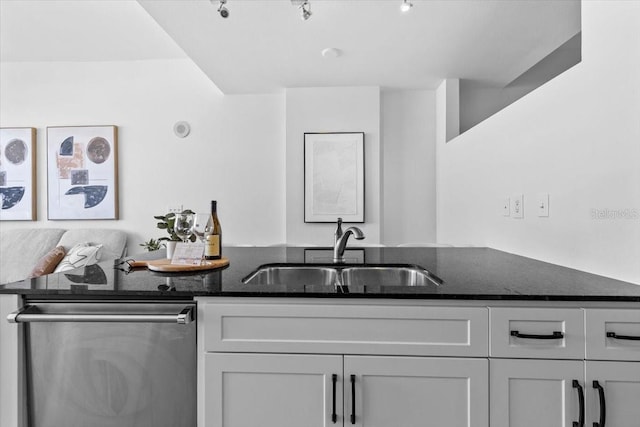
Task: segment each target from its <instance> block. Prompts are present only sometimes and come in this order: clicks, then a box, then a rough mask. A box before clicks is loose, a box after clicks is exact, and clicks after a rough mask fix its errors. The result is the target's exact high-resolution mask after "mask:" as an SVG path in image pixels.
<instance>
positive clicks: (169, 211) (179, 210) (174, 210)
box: [167, 205, 182, 213]
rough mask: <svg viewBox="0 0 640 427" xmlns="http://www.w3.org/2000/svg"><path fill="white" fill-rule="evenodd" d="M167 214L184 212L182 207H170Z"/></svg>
mask: <svg viewBox="0 0 640 427" xmlns="http://www.w3.org/2000/svg"><path fill="white" fill-rule="evenodd" d="M167 212H168V213H180V212H182V205H169V207H167Z"/></svg>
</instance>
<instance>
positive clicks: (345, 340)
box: [199, 298, 640, 427]
mask: <svg viewBox="0 0 640 427" xmlns="http://www.w3.org/2000/svg"><path fill="white" fill-rule="evenodd" d="M245 301H246V300H245ZM245 301H242V302H239V301H237V300H230V299H224V298H221V299H215V298H212V299H204V300H203V301H200V302H199V313H200V317H199V322H200V328H201V330H200V332H199V334H200V335H199V346H200V347H199V348H200V353H201V355H202V356H201V362H200V363H201V365H200V366H201V369H204V371H205V375H204V376H202V377H201V378H203V379H204V381H201V384H200V385H199V387H200V390H201V391H202V393H201V394H202V395H203V396H204V397H202V395H201V397H200V399H201V400H200V401H199V402H200V403H199V407H200V408H201V409H200V411H201V412H200V417H199V420H200V424H199V425H200V426H201V427H253V426H255V425H260V426H261V427H262V426H264V427H269V426H278V427H281V426H304V427H307V426H323V427H327V426H329V427H333V426H340V427H346V426H357V427H388V426H394V427H413V426H416V427H418V426H420V427H423V426H426V425H433V426H446V427H488V426H491V427H534V426H535V427H539V426H553V427H556V426H559V427H574V426H578V427H584V426H589V427H640V421H639V420H640V400H639V399H640V340H638V339H637V338H638V337H640V310H638V309H637V308H633V307H632V306H630V307H631V308H616V306H615V304H603V306H599V307H587V308H584V307H581V306H580V305H579V303H567V304H566V306H561V305H560V304H556V305H555V307H549V306H547V305H545V304H541V306H540V307H532V306H527V307H508V306H506V304H499V305H500V306H497V305H498V304H495V305H496V306H494V305H492V304H491V303H490V304H487V305H485V306H483V305H482V303H481V302H479V301H478V302H467V304H466V306H463V305H464V304H463V303H461V305H460V306H457V305H456V306H452V305H450V304H451V303H450V302H449V303H446V304H442V305H439V306H438V305H437V303H435V302H429V303H428V302H419V303H414V304H412V303H405V302H387V303H385V304H381V303H379V304H369V303H368V302H361V303H359V304H358V303H354V302H352V301H346V300H344V301H331V302H328V301H327V302H323V303H318V302H315V301H310V300H298V301H292V300H279V301H276V300H269V301H267V300H264V301H263V300H253V301H250V302H245ZM592 306H593V304H592ZM612 334H613V335H612ZM334 379H335V380H334ZM334 390H335V391H334ZM334 396H335V405H334ZM334 407H335V417H333V415H334ZM603 409H604V411H603ZM601 417H602V421H601ZM334 419H335V423H334V421H333V420H334ZM603 421H604V423H603ZM603 424H604V425H603Z"/></svg>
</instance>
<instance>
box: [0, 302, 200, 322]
mask: <svg viewBox="0 0 640 427" xmlns="http://www.w3.org/2000/svg"><path fill="white" fill-rule="evenodd" d="M7 320H8V321H9V323H29V322H109V323H113V322H128V323H177V324H180V325H186V324H189V323H191V322H192V321H193V306H187V307H184V308H183V309H182V310H181V311H180V313H178V314H155V313H43V312H41V311H40V310H39V309H38V307H37V306H34V305H26V306H24V307H22V308H21V309H20V310H17V311H14V312H13V313H11V314H9V315H8V316H7Z"/></svg>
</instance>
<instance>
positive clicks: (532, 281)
mask: <svg viewBox="0 0 640 427" xmlns="http://www.w3.org/2000/svg"><path fill="white" fill-rule="evenodd" d="M162 254H163V253H162V252H152V253H145V254H140V255H138V256H137V257H136V256H134V257H130V258H127V259H137V260H140V259H144V258H147V259H149V258H153V257H158V256H162ZM223 255H224V256H225V257H227V258H229V260H230V265H229V266H228V267H227V268H225V269H222V270H212V271H205V272H198V273H188V274H182V273H156V272H151V271H148V270H147V269H144V268H143V269H133V270H132V269H128V268H127V265H126V264H123V263H120V262H118V261H116V262H115V266H114V261H112V260H111V261H104V262H101V263H100V264H97V265H94V266H90V267H86V268H81V269H78V270H72V271H67V272H64V273H57V274H51V275H48V276H43V277H38V278H34V279H27V280H23V281H20V282H15V283H8V284H4V285H0V294H1V293H13V294H23V295H26V296H29V297H65V298H66V297H70V296H78V297H85V298H86V297H92V298H93V297H97V298H107V297H111V298H154V299H158V298H160V299H163V298H170V299H180V298H192V297H194V296H236V297H249V296H251V297H316V298H353V297H356V298H414V299H458V300H459V299H463V300H465V299H466V300H544V301H631V302H640V286H639V285H634V284H632V283H627V282H622V281H619V280H614V279H610V278H606V277H603V276H598V275H594V274H589V273H586V272H582V271H578V270H574V269H570V268H566V267H561V266H558V265H554V264H549V263H545V262H541V261H537V260H534V259H531V258H526V257H522V256H517V255H512V254H509V253H506V252H502V251H498V250H495V249H490V248H396V247H394V248H374V247H367V248H357V247H350V248H349V249H348V250H347V252H346V253H345V255H346V258H347V263H348V264H357V265H363V264H364V265H379V264H415V265H419V266H421V267H423V268H425V269H427V270H429V271H430V272H431V273H433V274H434V275H436V276H437V277H439V278H440V279H442V280H443V283H442V284H440V285H439V286H436V285H427V286H411V287H410V286H405V287H402V286H351V287H349V288H348V290H347V292H346V293H345V292H344V291H341V290H338V289H336V288H335V287H334V286H308V285H304V284H300V285H292V286H262V285H245V284H244V283H243V282H242V279H243V278H245V277H246V276H248V275H249V274H250V273H252V272H253V271H254V270H256V269H257V268H258V267H259V266H260V265H263V264H270V263H306V264H331V257H332V251H331V249H330V248H301V247H226V248H224V254H223Z"/></svg>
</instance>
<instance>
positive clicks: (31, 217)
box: [0, 128, 37, 221]
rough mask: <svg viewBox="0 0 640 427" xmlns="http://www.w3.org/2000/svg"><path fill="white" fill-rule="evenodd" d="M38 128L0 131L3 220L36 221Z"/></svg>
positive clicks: (0, 198)
mask: <svg viewBox="0 0 640 427" xmlns="http://www.w3.org/2000/svg"><path fill="white" fill-rule="evenodd" d="M36 182H37V180H36V129H35V128H0V220H1V221H35V220H36V217H37V214H36V205H37V203H36V199H37V198H36Z"/></svg>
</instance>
